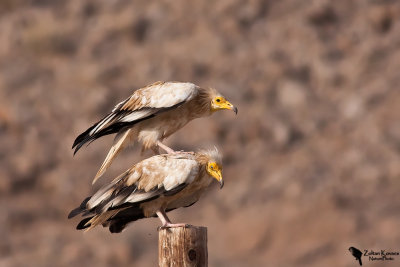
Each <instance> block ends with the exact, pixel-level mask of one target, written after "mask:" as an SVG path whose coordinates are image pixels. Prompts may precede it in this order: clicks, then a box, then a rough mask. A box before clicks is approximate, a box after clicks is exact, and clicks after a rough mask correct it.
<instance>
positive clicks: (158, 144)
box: [157, 141, 175, 154]
mask: <svg viewBox="0 0 400 267" xmlns="http://www.w3.org/2000/svg"><path fill="white" fill-rule="evenodd" d="M157 146H158V147H160V148H162V149H163V150H165V152H167V153H168V154H172V153H175V151H174V150H173V149H172V148H170V147H168V146H166V145H164V144H163V143H161V142H160V141H157Z"/></svg>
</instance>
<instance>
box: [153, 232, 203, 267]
mask: <svg viewBox="0 0 400 267" xmlns="http://www.w3.org/2000/svg"><path fill="white" fill-rule="evenodd" d="M158 265H159V266H160V267H183V266H184V267H189V266H190V267H192V266H197V267H203V266H207V265H208V253H207V227H202V226H200V227H198V226H193V225H187V226H185V227H176V228H161V229H160V230H159V232H158Z"/></svg>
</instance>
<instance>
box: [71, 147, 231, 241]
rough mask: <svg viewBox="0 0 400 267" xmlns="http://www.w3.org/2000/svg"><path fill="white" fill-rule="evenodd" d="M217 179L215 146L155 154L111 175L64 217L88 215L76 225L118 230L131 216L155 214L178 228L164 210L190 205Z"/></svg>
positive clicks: (219, 178)
mask: <svg viewBox="0 0 400 267" xmlns="http://www.w3.org/2000/svg"><path fill="white" fill-rule="evenodd" d="M212 178H215V179H216V180H217V181H218V182H219V183H220V185H221V188H222V187H223V185H224V182H223V179H222V163H221V155H220V154H219V153H218V150H217V149H215V150H208V151H200V152H197V153H192V152H191V153H180V152H176V153H173V154H163V155H156V156H153V157H150V158H148V159H145V160H143V161H141V162H139V163H137V164H136V165H134V166H133V167H132V168H131V169H129V170H127V171H126V172H125V173H123V174H122V175H120V176H119V177H117V178H115V179H114V180H113V181H112V183H111V184H109V185H107V186H105V187H103V188H101V189H100V190H99V191H97V192H96V193H95V194H94V195H93V196H91V197H88V198H86V199H85V200H84V201H83V202H82V204H81V205H80V206H79V207H78V208H76V209H74V210H72V211H71V212H70V214H69V215H68V218H72V217H74V216H76V215H78V214H81V213H83V215H82V216H84V217H85V216H87V217H86V218H84V219H83V220H82V221H81V222H80V223H79V224H78V225H77V227H76V228H77V229H78V230H81V229H87V230H89V229H92V228H93V227H95V226H97V225H103V226H104V227H109V229H110V232H111V233H120V232H121V231H122V230H123V229H124V228H125V226H126V225H127V224H128V223H130V222H133V221H136V220H138V219H142V218H146V217H155V216H158V217H159V218H160V220H161V222H162V227H177V226H183V225H185V224H173V223H171V221H170V220H169V219H168V217H167V215H166V212H168V211H171V210H174V209H177V208H180V207H188V206H191V205H193V204H194V203H195V202H196V201H197V200H199V198H200V195H201V194H202V193H203V192H204V191H205V190H206V189H207V187H208V186H209V185H210V184H211V182H212V180H213V179H212Z"/></svg>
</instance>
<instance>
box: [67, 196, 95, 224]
mask: <svg viewBox="0 0 400 267" xmlns="http://www.w3.org/2000/svg"><path fill="white" fill-rule="evenodd" d="M90 198H91V196H90V197H87V198H85V200H83V201H82V203H81V205H79V207H77V208H76V209H73V210H71V212H70V213H69V214H68V219H71V218H73V217H75V216H76V215H78V214H80V213H82V212H84V211H86V203H88V201H89V200H90Z"/></svg>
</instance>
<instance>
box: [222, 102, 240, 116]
mask: <svg viewBox="0 0 400 267" xmlns="http://www.w3.org/2000/svg"><path fill="white" fill-rule="evenodd" d="M225 106H226V107H225V108H226V109H230V110H233V112H235V114H236V115H237V113H238V108H237V107H235V106H234V105H232V104H231V103H230V102H229V101H228V100H227V101H226V103H225Z"/></svg>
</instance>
